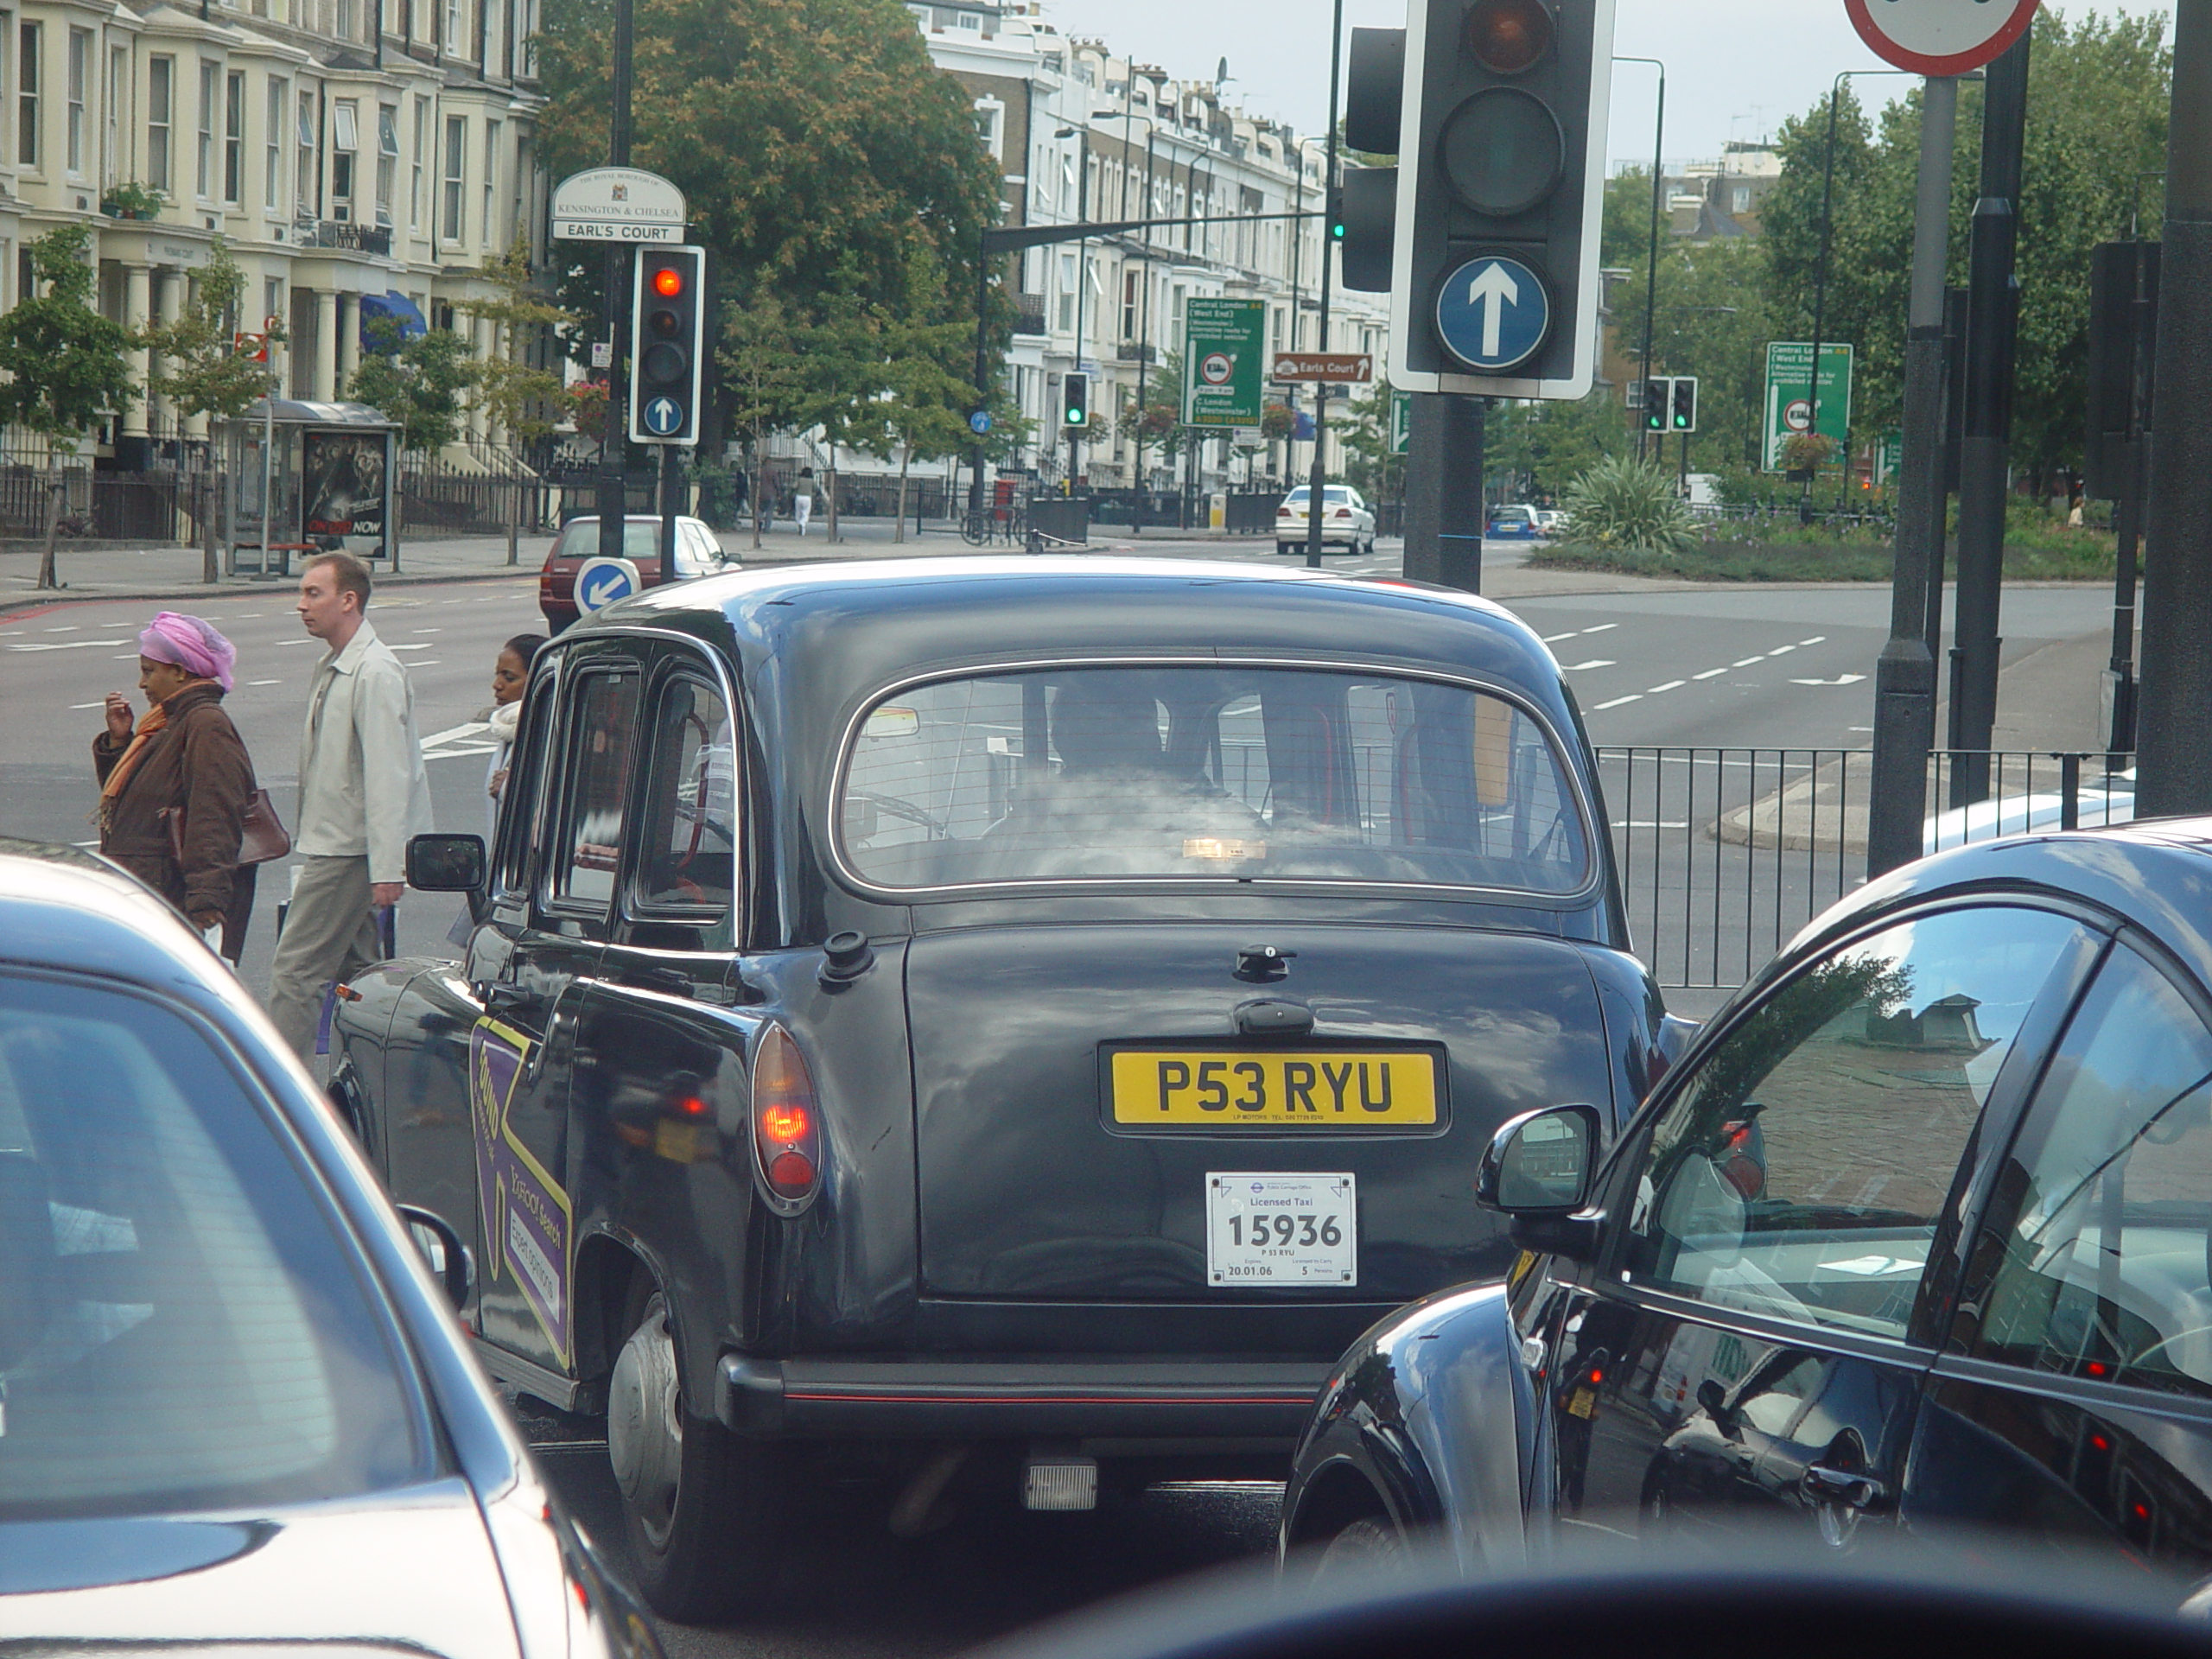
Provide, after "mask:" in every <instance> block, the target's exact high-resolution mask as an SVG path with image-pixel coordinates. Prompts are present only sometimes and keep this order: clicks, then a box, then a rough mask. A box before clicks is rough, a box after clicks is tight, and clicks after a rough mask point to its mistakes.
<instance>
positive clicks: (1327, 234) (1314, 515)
mask: <svg viewBox="0 0 2212 1659" xmlns="http://www.w3.org/2000/svg"><path fill="white" fill-rule="evenodd" d="M1343 87H1344V0H1335V4H1334V5H1333V6H1332V8H1331V10H1330V16H1329V144H1328V158H1327V160H1326V161H1325V162H1323V163H1322V172H1321V189H1322V200H1325V201H1332V200H1335V199H1336V196H1335V192H1336V188H1337V99H1338V94H1339V93H1340V92H1342V91H1343ZM1332 228H1333V227H1332V226H1331V225H1330V223H1329V220H1328V218H1327V216H1326V215H1324V216H1323V218H1322V220H1321V338H1320V339H1319V340H1318V341H1316V342H1315V343H1316V345H1317V346H1319V348H1320V349H1321V350H1322V351H1327V350H1328V349H1329V284H1330V278H1331V277H1332V274H1333V272H1334V271H1335V270H1336V264H1337V262H1336V257H1335V254H1336V250H1335V248H1334V246H1333V245H1332V235H1331V232H1332ZM1291 343H1292V344H1293V345H1295V344H1297V342H1296V341H1295V340H1294V341H1292V342H1291ZM1328 448H1329V388H1328V385H1327V384H1326V383H1325V382H1324V383H1322V384H1320V385H1316V386H1315V387H1314V388H1313V476H1312V478H1311V479H1310V480H1308V486H1309V487H1308V489H1307V492H1306V569H1309V570H1319V569H1320V568H1321V513H1322V509H1323V508H1324V506H1325V505H1326V504H1327V500H1328V492H1327V487H1326V486H1327V482H1328V476H1329V473H1328V467H1327V464H1326V458H1327V454H1328Z"/></svg>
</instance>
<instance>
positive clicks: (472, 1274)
mask: <svg viewBox="0 0 2212 1659" xmlns="http://www.w3.org/2000/svg"><path fill="white" fill-rule="evenodd" d="M399 1218H400V1219H401V1220H402V1221H404V1222H405V1223H406V1224H407V1236H409V1237H410V1238H411V1239H413V1240H414V1241H415V1248H416V1249H417V1250H420V1251H421V1252H422V1254H423V1261H425V1262H428V1263H429V1267H430V1271H431V1272H432V1273H435V1274H437V1276H438V1282H439V1283H440V1284H442V1285H443V1286H444V1287H445V1292H446V1300H448V1301H449V1302H451V1303H452V1304H453V1305H454V1309H455V1311H458V1310H460V1309H461V1308H463V1307H466V1306H468V1298H469V1296H470V1294H472V1293H473V1292H474V1290H475V1288H476V1262H475V1259H474V1257H473V1256H471V1255H469V1253H468V1246H467V1245H466V1244H464V1243H461V1235H460V1234H459V1233H457V1232H455V1231H454V1230H453V1227H452V1224H450V1223H448V1221H447V1220H446V1218H445V1217H443V1216H441V1215H438V1214H437V1213H436V1212H435V1211H429V1210H425V1209H423V1208H421V1207H420V1206H419V1205H412V1204H403V1205H400V1206H399Z"/></svg>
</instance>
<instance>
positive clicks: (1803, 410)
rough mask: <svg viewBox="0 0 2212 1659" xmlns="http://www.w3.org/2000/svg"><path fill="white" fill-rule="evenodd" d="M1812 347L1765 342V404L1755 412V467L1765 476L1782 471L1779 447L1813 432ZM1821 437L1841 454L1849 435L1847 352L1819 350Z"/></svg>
mask: <svg viewBox="0 0 2212 1659" xmlns="http://www.w3.org/2000/svg"><path fill="white" fill-rule="evenodd" d="M1812 365H1813V342H1812V341H1810V340H1770V341H1768V342H1767V348H1766V401H1765V403H1764V405H1763V406H1762V407H1761V410H1760V421H1761V424H1762V426H1763V428H1764V442H1763V444H1762V447H1761V450H1760V462H1759V464H1760V466H1761V467H1764V469H1765V470H1766V471H1768V472H1770V473H1778V472H1780V471H1781V470H1782V446H1783V444H1785V443H1787V442H1789V439H1790V436H1791V435H1792V434H1794V433H1798V432H1806V431H1809V430H1811V429H1812V424H1813V405H1812V395H1813V389H1812V385H1811V381H1812V374H1811V369H1812ZM1820 430H1821V434H1822V435H1823V436H1826V437H1828V438H1832V439H1834V441H1835V453H1836V454H1838V455H1840V454H1842V453H1843V446H1844V442H1845V440H1846V439H1847V437H1848V436H1849V435H1850V432H1851V347H1850V346H1832V345H1829V344H1827V342H1825V341H1823V342H1822V343H1821V424H1820Z"/></svg>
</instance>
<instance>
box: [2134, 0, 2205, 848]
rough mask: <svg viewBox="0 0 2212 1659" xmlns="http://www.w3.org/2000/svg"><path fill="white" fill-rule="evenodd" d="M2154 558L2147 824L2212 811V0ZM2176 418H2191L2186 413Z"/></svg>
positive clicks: (2161, 421)
mask: <svg viewBox="0 0 2212 1659" xmlns="http://www.w3.org/2000/svg"><path fill="white" fill-rule="evenodd" d="M2164 242H2165V247H2164V251H2163V253H2162V254H2161V255H2160V262H2161V269H2160V270H2159V273H2158V348H2157V353H2156V359H2155V360H2156V368H2155V370H2154V372H2153V383H2154V384H2155V385H2156V386H2157V388H2158V391H2157V397H2158V404H2157V410H2156V411H2155V412H2154V414H2153V417H2152V432H2151V499H2150V511H2149V518H2150V524H2151V531H2152V534H2151V536H2150V538H2149V541H2148V543H2147V544H2146V546H2145V550H2144V571H2143V578H2144V587H2145V590H2146V592H2147V594H2148V596H2149V599H2150V603H2149V604H2148V605H2147V606H2145V608H2144V612H2143V679H2142V685H2141V690H2140V700H2139V704H2138V709H2139V718H2138V720H2137V722H2136V733H2137V735H2136V778H2137V782H2136V786H2135V811H2136V816H2137V817H2155V816H2157V815H2158V814H2160V813H2167V812H2202V811H2204V810H2207V809H2208V808H2212V631H2208V630H2207V629H2206V627H2205V626H2204V618H2205V616H2206V615H2207V614H2208V613H2212V489H2208V488H2207V486H2206V482H2205V480H2207V479H2208V478H2212V423H2207V422H2204V421H2202V420H2199V419H2197V418H2196V417H2195V411H2196V410H2200V409H2202V408H2203V407H2204V403H2205V398H2206V397H2212V0H2180V3H2179V4H2178V5H2177V7H2176V8H2175V17H2174V85H2173V110H2172V114H2171V118H2170V121H2169V124H2168V126H2167V129H2166V225H2165V236H2164ZM2176 411H2179V413H2177V412H2176Z"/></svg>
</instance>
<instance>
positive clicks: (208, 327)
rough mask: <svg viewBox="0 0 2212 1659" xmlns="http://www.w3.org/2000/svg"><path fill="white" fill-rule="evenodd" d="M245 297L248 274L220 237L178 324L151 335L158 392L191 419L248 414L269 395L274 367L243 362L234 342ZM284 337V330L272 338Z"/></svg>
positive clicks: (151, 331)
mask: <svg viewBox="0 0 2212 1659" xmlns="http://www.w3.org/2000/svg"><path fill="white" fill-rule="evenodd" d="M244 296H245V272H244V271H243V270H239V269H238V261H237V260H235V259H233V258H232V257H231V251H230V249H229V247H228V246H226V245H225V243H224V241H223V238H221V237H217V238H215V240H214V245H213V246H212V247H211V248H210V249H209V250H208V255H207V264H205V265H203V266H202V267H200V271H199V273H198V281H197V282H195V283H194V284H193V287H192V290H191V292H190V293H189V294H188V296H187V297H186V299H185V302H184V304H183V306H182V307H181V308H180V309H179V311H178V313H177V317H176V321H174V322H164V323H157V324H156V325H155V326H154V327H152V328H149V330H148V331H147V334H146V343H147V345H148V346H149V347H151V348H152V350H153V352H154V353H155V358H156V362H157V363H158V364H159V365H160V366H159V367H158V368H157V369H156V372H155V373H154V375H153V382H154V390H155V391H158V392H159V393H161V395H162V397H166V398H168V400H169V401H170V402H171V403H173V404H175V405H176V407H177V408H178V409H179V410H181V411H182V412H183V413H185V414H187V415H214V416H224V417H233V416H239V415H243V414H245V411H246V410H247V408H248V406H249V405H251V404H253V403H254V402H255V401H256V400H257V399H258V398H259V397H261V396H262V395H263V394H264V393H265V392H266V391H268V390H269V365H268V364H267V363H262V362H256V361H255V360H254V359H251V358H249V357H241V356H240V355H239V354H238V347H237V346H236V344H235V343H234V342H233V340H232V324H233V323H234V322H235V321H236V320H237V319H238V315H239V307H240V302H241V301H242V300H243V298H244ZM284 338H285V335H284V333H283V330H282V329H277V330H275V331H272V332H271V333H270V340H271V341H272V342H280V341H282V340H283V339H284Z"/></svg>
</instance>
